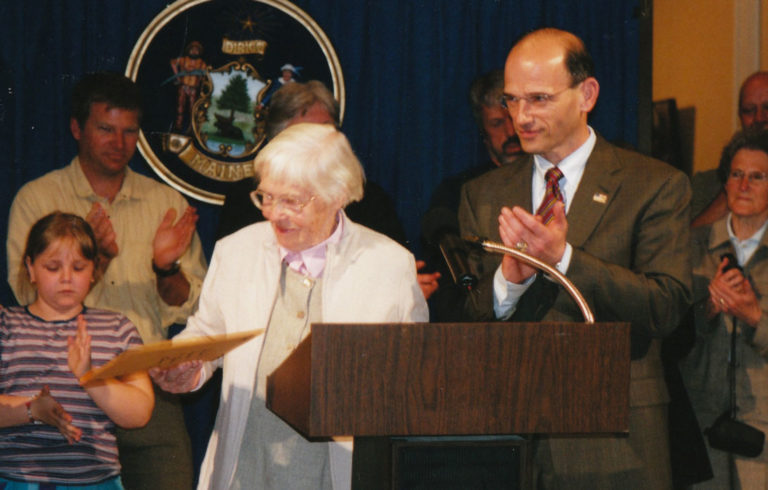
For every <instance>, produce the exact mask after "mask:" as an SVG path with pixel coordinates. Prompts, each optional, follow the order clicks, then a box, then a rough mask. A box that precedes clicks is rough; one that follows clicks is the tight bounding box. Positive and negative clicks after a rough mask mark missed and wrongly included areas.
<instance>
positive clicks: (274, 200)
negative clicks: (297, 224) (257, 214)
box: [251, 189, 315, 214]
mask: <svg viewBox="0 0 768 490" xmlns="http://www.w3.org/2000/svg"><path fill="white" fill-rule="evenodd" d="M314 200H315V196H312V197H310V198H309V199H302V198H300V197H297V196H273V195H272V194H270V193H269V192H264V191H262V190H261V189H256V190H255V191H253V192H251V201H253V205H254V206H256V207H257V208H259V209H261V210H262V211H263V210H264V209H266V208H269V207H273V206H275V207H276V206H282V207H283V209H285V210H287V211H290V212H292V213H294V214H299V213H301V211H302V210H303V209H304V208H305V207H306V206H307V204H309V203H310V202H312V201H314Z"/></svg>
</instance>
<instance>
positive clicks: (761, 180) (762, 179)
mask: <svg viewBox="0 0 768 490" xmlns="http://www.w3.org/2000/svg"><path fill="white" fill-rule="evenodd" d="M744 177H746V178H747V181H748V182H749V183H750V184H765V183H766V182H768V174H766V173H765V172H749V173H745V172H744V171H743V170H732V171H731V173H730V174H729V175H728V178H729V179H731V180H737V181H739V182H741V179H743V178H744Z"/></svg>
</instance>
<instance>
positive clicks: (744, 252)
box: [725, 213, 768, 266]
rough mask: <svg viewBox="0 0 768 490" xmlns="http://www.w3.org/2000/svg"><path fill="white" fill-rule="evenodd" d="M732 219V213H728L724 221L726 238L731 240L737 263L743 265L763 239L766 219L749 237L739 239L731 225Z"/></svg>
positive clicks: (767, 224) (767, 222)
mask: <svg viewBox="0 0 768 490" xmlns="http://www.w3.org/2000/svg"><path fill="white" fill-rule="evenodd" d="M732 219H733V213H728V218H727V219H726V223H725V224H726V229H727V230H728V238H729V239H730V240H731V244H732V245H733V249H734V251H735V252H736V259H737V260H738V261H739V265H741V266H744V264H746V263H747V262H749V259H751V258H752V255H753V254H754V253H755V250H757V248H758V247H759V246H760V241H761V240H762V239H763V235H765V230H766V229H768V220H766V221H765V223H763V226H761V227H760V229H758V230H757V231H756V232H755V233H754V234H753V235H752V236H751V237H749V238H745V239H744V240H739V238H738V237H737V236H736V234H735V233H734V232H733V226H732V224H731V221H732Z"/></svg>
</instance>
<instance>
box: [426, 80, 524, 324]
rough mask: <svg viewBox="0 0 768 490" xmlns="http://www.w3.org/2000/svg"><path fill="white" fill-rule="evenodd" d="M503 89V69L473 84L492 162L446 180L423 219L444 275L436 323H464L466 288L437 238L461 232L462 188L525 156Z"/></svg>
mask: <svg viewBox="0 0 768 490" xmlns="http://www.w3.org/2000/svg"><path fill="white" fill-rule="evenodd" d="M503 90H504V72H503V71H502V70H492V71H489V72H487V73H483V74H481V75H480V76H478V77H477V78H475V80H474V81H473V82H472V85H471V86H470V89H469V102H470V106H471V107H472V115H473V116H474V119H475V122H476V123H477V127H478V129H479V130H480V135H481V136H482V138H483V144H484V145H485V148H486V150H488V156H489V157H490V160H488V161H487V162H485V163H483V164H481V165H478V166H475V167H472V168H470V169H468V170H465V171H464V172H462V173H460V174H458V175H454V176H451V177H447V178H446V179H444V180H443V181H442V182H441V183H440V185H439V186H438V187H437V188H436V189H435V192H434V193H433V194H432V199H431V200H430V204H429V209H428V210H427V212H426V213H425V214H424V218H423V219H422V235H423V236H422V239H423V240H424V243H425V245H424V250H425V256H426V257H427V263H428V264H429V265H430V266H432V267H434V268H436V269H437V270H438V271H439V272H440V278H439V286H438V290H437V291H436V292H435V293H433V295H432V296H431V297H430V298H429V300H430V317H431V319H432V320H433V321H436V322H441V321H442V322H448V321H460V320H462V316H463V315H462V313H461V312H462V311H463V310H462V309H461V303H463V294H464V288H463V287H460V286H457V285H455V284H453V280H452V278H451V275H450V272H449V270H448V268H447V267H446V264H445V260H444V259H443V257H442V256H441V253H440V250H439V249H438V245H437V244H436V243H434V242H435V241H436V240H437V236H436V235H439V234H440V233H442V232H443V231H441V230H447V229H450V230H451V231H453V232H455V233H456V234H458V232H459V223H458V220H457V213H458V210H459V195H460V191H461V186H462V185H464V183H466V182H468V181H470V180H472V179H474V178H475V177H478V176H480V175H482V174H484V173H486V172H488V171H490V170H493V169H495V168H497V167H501V166H504V165H510V164H512V163H513V162H514V161H515V160H517V159H518V158H520V157H521V156H522V155H524V152H523V149H522V148H521V147H520V139H519V138H518V137H517V133H515V127H514V125H513V124H512V118H511V117H509V113H507V111H506V110H505V109H504V108H503V107H501V104H500V103H499V102H500V100H501V95H502V93H503ZM467 252H468V251H467Z"/></svg>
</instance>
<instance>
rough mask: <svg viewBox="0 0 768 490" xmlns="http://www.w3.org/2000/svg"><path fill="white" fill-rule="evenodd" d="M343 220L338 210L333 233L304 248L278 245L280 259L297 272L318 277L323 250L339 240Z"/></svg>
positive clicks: (323, 256) (323, 261)
mask: <svg viewBox="0 0 768 490" xmlns="http://www.w3.org/2000/svg"><path fill="white" fill-rule="evenodd" d="M344 220H345V218H344V213H342V212H341V211H339V213H338V215H337V222H338V224H337V225H336V229H334V230H333V233H331V236H329V237H328V238H326V239H325V240H323V241H322V242H320V243H318V244H317V245H315V246H313V247H310V248H308V249H306V250H302V251H300V252H292V251H290V250H288V249H286V248H283V247H282V246H279V249H280V260H281V261H283V262H285V263H286V264H288V267H290V268H291V269H293V270H295V271H297V272H301V273H302V274H306V275H309V276H311V277H314V278H318V277H320V276H321V275H322V274H323V270H324V269H325V257H326V253H325V252H326V251H327V250H328V244H336V243H339V242H340V241H341V235H342V233H343V229H344Z"/></svg>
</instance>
